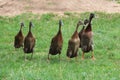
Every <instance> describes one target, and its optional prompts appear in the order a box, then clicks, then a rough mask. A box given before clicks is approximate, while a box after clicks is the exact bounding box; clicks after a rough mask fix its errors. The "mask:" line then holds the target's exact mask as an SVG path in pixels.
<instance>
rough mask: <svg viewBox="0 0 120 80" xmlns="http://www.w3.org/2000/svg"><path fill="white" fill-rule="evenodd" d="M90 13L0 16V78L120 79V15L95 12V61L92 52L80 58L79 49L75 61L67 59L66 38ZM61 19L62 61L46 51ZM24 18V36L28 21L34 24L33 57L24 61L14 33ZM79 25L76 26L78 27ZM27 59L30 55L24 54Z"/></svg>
mask: <svg viewBox="0 0 120 80" xmlns="http://www.w3.org/2000/svg"><path fill="white" fill-rule="evenodd" d="M88 16H89V13H84V14H77V13H75V14H74V13H68V12H66V13H65V16H62V17H61V16H59V15H55V14H52V13H49V14H43V15H41V16H40V15H33V14H30V13H28V14H22V15H18V16H15V17H2V16H1V17H0V30H1V31H0V80H119V79H120V50H119V49H120V36H119V34H120V14H105V13H98V12H96V18H95V19H93V22H92V26H93V32H94V48H95V49H94V53H95V57H96V60H95V61H92V60H91V58H90V56H91V53H88V54H85V60H81V53H82V52H81V50H79V53H80V55H79V56H78V61H77V62H76V60H75V59H71V61H68V60H67V59H66V50H67V46H68V40H69V39H70V37H71V35H72V34H73V32H74V30H75V27H76V23H77V22H78V20H80V19H82V20H84V19H85V18H88ZM59 19H62V20H63V22H64V26H63V27H62V32H63V38H64V43H63V49H62V54H61V61H59V59H58V55H56V56H50V57H51V61H50V62H49V63H48V62H47V54H48V50H49V46H50V42H51V38H52V37H53V36H54V35H55V34H56V33H57V31H58V20H59ZM21 21H23V22H24V23H25V28H23V33H24V35H26V34H27V32H28V24H29V21H32V22H33V23H34V28H32V32H33V34H34V36H35V37H36V46H35V52H34V55H33V60H31V61H30V60H28V61H24V53H23V50H22V48H21V49H18V50H16V51H15V49H14V47H13V41H14V36H15V35H16V33H17V32H18V30H19V28H20V27H19V24H20V22H21ZM81 28H82V26H80V27H79V30H80V29H81ZM27 57H28V58H30V55H27Z"/></svg>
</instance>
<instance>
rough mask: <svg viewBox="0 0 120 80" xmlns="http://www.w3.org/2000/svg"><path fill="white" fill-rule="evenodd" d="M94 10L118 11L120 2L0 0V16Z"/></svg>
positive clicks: (99, 0) (108, 0) (104, 0)
mask: <svg viewBox="0 0 120 80" xmlns="http://www.w3.org/2000/svg"><path fill="white" fill-rule="evenodd" d="M94 11H99V12H106V13H120V4H118V3H117V2H115V1H110V0H0V16H15V15H19V14H21V13H26V12H32V13H34V14H43V13H48V12H53V13H60V14H63V13H64V12H78V13H83V12H94Z"/></svg>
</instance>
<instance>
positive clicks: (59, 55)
mask: <svg viewBox="0 0 120 80" xmlns="http://www.w3.org/2000/svg"><path fill="white" fill-rule="evenodd" d="M59 61H60V53H59Z"/></svg>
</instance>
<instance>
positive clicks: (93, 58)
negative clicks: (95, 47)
mask: <svg viewBox="0 0 120 80" xmlns="http://www.w3.org/2000/svg"><path fill="white" fill-rule="evenodd" d="M92 60H95V57H94V52H93V51H92Z"/></svg>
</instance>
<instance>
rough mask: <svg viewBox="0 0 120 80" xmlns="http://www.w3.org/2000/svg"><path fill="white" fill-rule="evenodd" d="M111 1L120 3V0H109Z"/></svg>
mask: <svg viewBox="0 0 120 80" xmlns="http://www.w3.org/2000/svg"><path fill="white" fill-rule="evenodd" d="M109 1H116V2H117V3H119V4H120V0H109Z"/></svg>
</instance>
